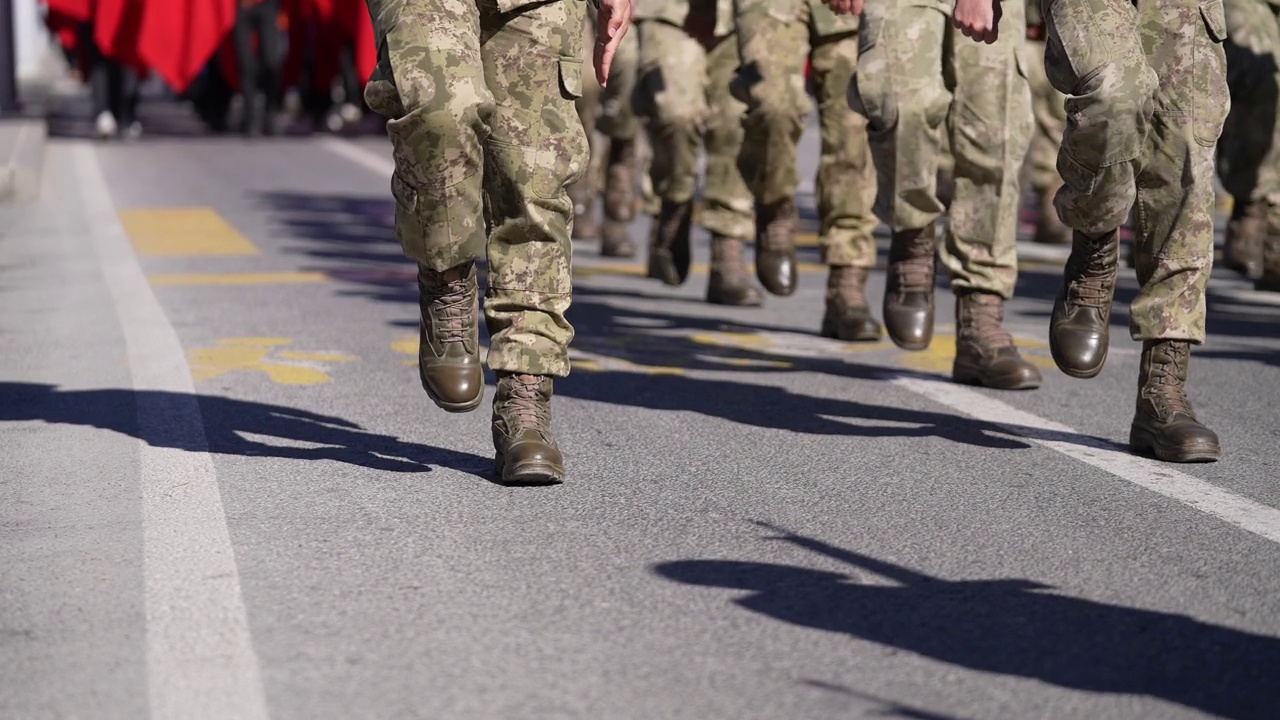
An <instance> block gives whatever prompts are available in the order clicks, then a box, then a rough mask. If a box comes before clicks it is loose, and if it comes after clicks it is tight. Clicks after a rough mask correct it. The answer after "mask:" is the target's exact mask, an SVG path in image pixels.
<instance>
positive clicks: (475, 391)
mask: <svg viewBox="0 0 1280 720" xmlns="http://www.w3.org/2000/svg"><path fill="white" fill-rule="evenodd" d="M418 305H419V309H420V311H421V315H422V318H421V322H420V323H419V342H418V374H419V376H420V377H421V378H422V387H423V389H425V390H426V391H427V396H428V397H430V398H431V400H432V402H434V403H435V404H436V405H437V406H438V407H440V408H441V409H443V410H446V411H448V412H455V413H460V412H469V411H471V410H475V409H476V407H478V406H479V405H480V400H481V399H482V398H483V396H484V373H483V370H482V368H481V365H480V340H479V330H478V329H477V324H476V323H477V313H476V265H475V263H473V262H469V263H466V264H465V265H459V266H458V267H455V268H450V269H448V270H445V271H444V272H435V271H434V270H431V269H429V268H427V267H426V266H425V265H421V264H419V265H418Z"/></svg>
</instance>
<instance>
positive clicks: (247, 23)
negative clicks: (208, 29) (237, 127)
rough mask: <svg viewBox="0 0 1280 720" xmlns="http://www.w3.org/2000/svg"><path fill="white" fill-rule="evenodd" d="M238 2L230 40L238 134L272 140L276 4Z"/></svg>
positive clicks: (276, 107) (277, 58)
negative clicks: (239, 108)
mask: <svg viewBox="0 0 1280 720" xmlns="http://www.w3.org/2000/svg"><path fill="white" fill-rule="evenodd" d="M238 2H239V8H238V10H237V12H236V24H235V30H234V32H233V37H234V42H235V55H236V67H237V69H238V70H239V75H240V94H241V96H242V97H243V99H244V116H243V119H242V125H241V132H243V133H244V135H245V137H256V136H258V135H267V136H272V135H275V134H276V132H277V126H276V122H277V119H278V116H279V114H280V101H281V88H280V65H281V60H282V55H281V43H280V26H279V16H280V0H238ZM259 90H261V93H259Z"/></svg>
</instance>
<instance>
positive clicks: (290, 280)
mask: <svg viewBox="0 0 1280 720" xmlns="http://www.w3.org/2000/svg"><path fill="white" fill-rule="evenodd" d="M147 279H148V280H150V281H151V284H152V285H156V286H158V287H167V286H172V285H298V284H305V283H322V282H329V281H330V280H332V279H333V278H332V277H330V276H329V275H328V274H326V273H322V272H278V273H196V274H154V275H148V276H147Z"/></svg>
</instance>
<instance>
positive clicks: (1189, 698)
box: [653, 523, 1280, 720]
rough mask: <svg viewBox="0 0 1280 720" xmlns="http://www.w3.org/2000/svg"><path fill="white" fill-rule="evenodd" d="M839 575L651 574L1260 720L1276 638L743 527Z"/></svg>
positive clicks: (1089, 688)
mask: <svg viewBox="0 0 1280 720" xmlns="http://www.w3.org/2000/svg"><path fill="white" fill-rule="evenodd" d="M756 524H757V525H761V526H763V527H764V528H766V529H769V530H771V531H774V532H775V533H776V534H775V535H773V536H772V537H770V539H772V540H777V541H782V542H787V543H789V544H791V545H794V546H797V547H799V548H802V549H804V550H808V551H810V552H813V553H815V554H817V555H819V556H821V557H823V558H826V559H828V560H834V561H836V562H839V563H842V564H843V565H846V566H848V567H849V568H850V570H849V571H848V572H845V573H837V572H829V571H824V570H814V569H811V568H806V567H796V566H789V565H778V564H772V563H760V562H742V561H729V560H681V561H675V562H666V563H662V564H659V565H656V566H655V567H654V568H653V570H654V572H655V573H656V574H657V575H658V576H660V577H663V578H665V579H667V580H671V581H674V582H678V583H682V584H686V585H694V586H700V587H713V588H724V589H729V590H733V591H736V592H738V593H739V595H738V596H737V597H736V598H735V599H734V600H733V601H732V602H733V604H734V605H737V606H738V607H740V608H743V609H745V610H748V611H750V612H754V613H758V614H760V615H763V616H765V617H769V618H773V619H775V620H778V621H780V622H783V623H787V624H789V625H795V626H798V627H803V628H812V629H816V630H822V631H825V632H832V633H839V634H843V635H847V636H849V637H851V638H855V639H857V640H862V641H866V642H871V643H876V644H879V645H882V646H886V647H890V648H895V649H898V650H904V651H907V652H911V653H915V654H917V655H920V656H923V657H926V658H929V659H932V660H936V661H938V662H943V663H947V664H949V665H953V666H956V667H961V668H966V669H969V670H974V671H977V672H984V673H999V674H1002V675H1008V676H1012V677H1020V678H1027V679H1031V680H1037V681H1040V682H1043V683H1047V684H1049V685H1054V686H1057V687H1061V688H1066V689H1070V690H1080V691H1085V692H1090V693H1100V694H1116V695H1145V696H1148V697H1151V698H1155V699H1158V700H1163V701H1166V702H1171V703H1176V704H1178V705H1182V706H1184V707H1187V708H1192V709H1195V710H1199V711H1202V712H1206V713H1210V714H1213V715H1216V716H1219V717H1225V718H1232V719H1233V720H1254V719H1255V718H1256V719H1259V720H1261V719H1262V718H1274V717H1275V712H1276V708H1277V707H1280V683H1278V682H1276V675H1275V673H1276V668H1280V638H1275V637H1270V636H1266V635H1258V634H1255V633H1250V632H1246V631H1243V630H1237V629H1234V628H1229V627H1224V626H1220V625H1214V624H1211V623H1207V622H1202V621H1199V620H1196V619H1194V618H1191V617H1188V616H1185V615H1174V614H1171V613H1165V612H1158V611H1154V610H1142V609H1138V608H1129V607H1123V606H1119V605H1112V604H1108V603H1102V602H1095V601H1091V600H1085V599H1081V598H1074V597H1069V596H1067V595H1063V594H1059V593H1056V592H1053V590H1054V588H1052V587H1050V586H1048V585H1045V584H1043V583H1039V582H1036V581H1034V580H1027V579H1016V578H1005V579H990V580H959V581H953V580H945V579H942V578H939V577H933V576H930V575H926V574H924V573H921V572H918V571H915V570H912V569H910V568H907V567H904V566H901V565H897V564H894V563H891V562H888V561H885V560H879V559H876V558H873V557H870V556H867V555H863V554H861V553H858V552H854V551H852V550H847V549H844V548H840V547H836V546H833V545H829V544H827V543H824V542H822V541H820V540H816V539H813V538H809V537H805V536H803V535H798V534H795V533H792V532H788V531H786V530H780V529H778V528H775V527H773V526H771V525H768V524H765V523H756Z"/></svg>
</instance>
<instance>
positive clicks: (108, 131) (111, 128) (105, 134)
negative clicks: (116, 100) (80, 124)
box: [94, 110, 120, 140]
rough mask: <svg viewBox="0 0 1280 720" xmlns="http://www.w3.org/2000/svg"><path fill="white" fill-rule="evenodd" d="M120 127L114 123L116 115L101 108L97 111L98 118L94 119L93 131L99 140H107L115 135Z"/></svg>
mask: <svg viewBox="0 0 1280 720" xmlns="http://www.w3.org/2000/svg"><path fill="white" fill-rule="evenodd" d="M119 130H120V128H119V126H118V125H116V116H115V115H112V114H111V113H109V112H107V111H106V110H103V111H102V112H101V113H98V119H97V120H96V121H94V132H96V133H97V134H98V138H99V139H100V140H109V139H111V138H113V137H115V136H116V133H117V132H119Z"/></svg>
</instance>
